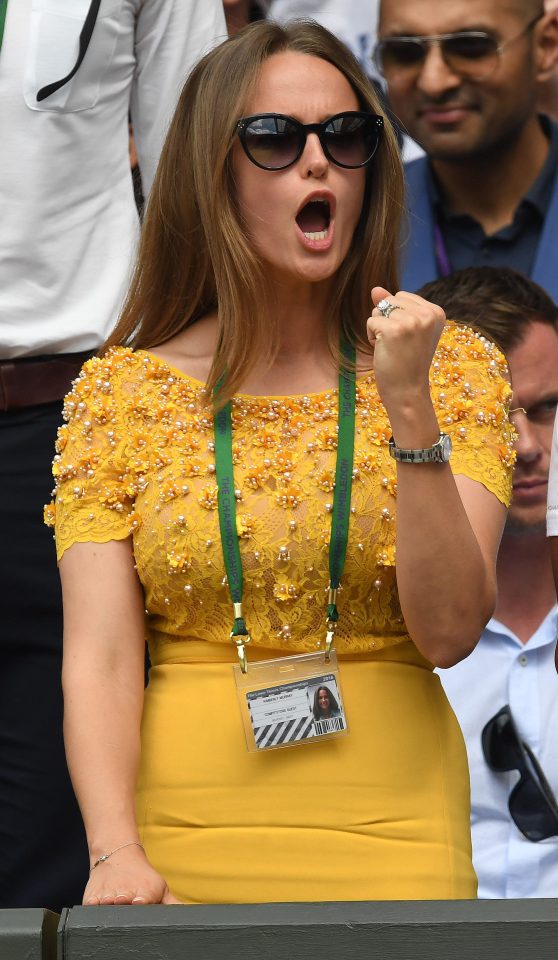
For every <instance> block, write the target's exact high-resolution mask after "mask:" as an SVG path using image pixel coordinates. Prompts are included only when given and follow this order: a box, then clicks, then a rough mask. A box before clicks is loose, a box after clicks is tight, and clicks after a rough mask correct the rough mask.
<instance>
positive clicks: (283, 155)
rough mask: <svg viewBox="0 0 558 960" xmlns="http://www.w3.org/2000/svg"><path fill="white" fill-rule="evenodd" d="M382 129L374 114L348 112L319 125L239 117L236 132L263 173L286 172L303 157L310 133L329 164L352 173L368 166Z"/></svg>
mask: <svg viewBox="0 0 558 960" xmlns="http://www.w3.org/2000/svg"><path fill="white" fill-rule="evenodd" d="M383 126H384V120H383V117H380V116H377V115H376V114H375V113H364V112H359V111H354V110H350V111H347V112H346V113H337V114H335V116H333V117H329V119H328V120H324V121H323V122H322V123H300V121H299V120H295V118H294V117H287V116H284V115H283V114H281V113H260V114H256V115H255V116H250V117H242V118H241V119H240V120H239V121H238V123H237V125H236V131H237V133H238V137H239V139H240V142H241V144H242V148H243V150H244V152H245V154H246V156H247V157H248V159H249V160H251V161H252V163H255V165H256V166H257V167H260V168H261V169H262V170H285V169H286V168H287V167H290V166H292V165H293V163H296V161H297V160H298V159H299V157H301V156H302V153H303V151H304V147H305V145H306V138H307V136H308V134H309V133H315V134H316V135H317V137H318V139H319V141H320V144H321V146H322V150H323V151H324V153H325V155H326V157H327V158H328V160H331V162H332V163H335V164H336V165H337V166H338V167H346V168H347V169H349V170H354V169H356V168H358V167H364V166H366V164H367V163H370V161H371V160H372V158H373V156H374V154H375V153H376V150H377V149H378V145H379V143H380V137H381V133H382V129H383Z"/></svg>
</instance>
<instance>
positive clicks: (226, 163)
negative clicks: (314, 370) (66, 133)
mask: <svg viewBox="0 0 558 960" xmlns="http://www.w3.org/2000/svg"><path fill="white" fill-rule="evenodd" d="M286 50H290V51H297V52H300V53H304V54H309V55H311V56H315V57H320V58H321V59H323V60H326V61H328V62H329V63H331V64H333V66H335V67H337V69H338V70H339V71H340V72H341V73H342V74H343V75H344V76H345V77H346V78H347V80H348V81H349V83H350V85H351V87H352V88H353V90H354V91H355V93H356V96H357V98H358V100H359V103H360V106H361V109H363V110H369V111H372V112H373V113H380V112H381V109H380V104H379V101H378V98H377V96H376V93H375V91H374V89H373V87H372V86H371V84H370V82H369V81H368V79H367V77H366V75H365V74H364V73H363V71H362V70H361V68H360V66H359V64H358V62H357V61H356V59H355V58H354V57H353V55H352V54H351V53H350V51H349V50H348V49H347V48H346V47H345V46H344V45H343V44H342V43H341V42H340V41H338V40H337V39H336V38H335V37H334V36H332V34H330V33H329V32H328V31H327V30H325V29H324V28H323V27H321V26H319V25H318V24H316V23H312V22H308V21H294V22H292V23H290V24H289V25H287V26H285V27H283V26H280V25H279V24H277V23H273V22H271V21H260V22H259V23H254V24H252V25H251V26H249V27H247V28H246V29H245V30H243V31H241V32H240V33H239V34H237V35H236V36H235V37H233V38H231V39H229V40H226V41H225V42H224V43H223V44H221V45H220V46H219V47H217V48H216V49H214V50H212V51H211V52H210V53H209V54H207V55H206V56H205V57H204V58H203V59H202V60H201V61H200V62H199V63H198V64H197V66H196V67H195V68H194V70H193V72H192V73H191V75H190V77H189V78H188V80H187V82H186V84H185V86H184V88H183V90H182V94H181V96H180V100H179V102H178V106H177V109H176V112H175V115H174V118H173V120H172V123H171V126H170V129H169V132H168V135H167V139H166V142H165V146H164V148H163V151H162V154H161V159H160V162H159V167H158V170H157V174H156V176H155V181H154V184H153V188H152V191H151V196H150V198H149V203H148V206H147V212H146V216H145V220H144V224H143V230H142V236H141V241H140V247H139V252H138V257H137V262H136V266H135V270H134V274H133V278H132V281H131V285H130V289H129V292H128V296H127V298H126V302H125V304H124V307H123V310H122V314H121V316H120V319H119V321H118V324H117V326H116V327H115V330H114V332H113V333H112V335H111V337H110V338H109V340H108V341H107V343H106V344H105V347H104V349H105V350H106V349H108V348H109V347H111V346H114V345H116V344H127V345H129V346H132V347H134V348H138V349H139V348H142V349H149V348H151V347H156V346H158V345H160V344H162V343H164V342H165V341H167V340H169V339H170V338H171V337H173V336H175V335H176V334H178V333H179V332H180V331H182V330H184V328H185V327H186V326H187V325H189V324H192V323H194V322H195V321H196V320H198V319H199V318H200V317H203V316H204V315H205V314H207V313H210V312H213V311H216V312H217V314H218V317H219V334H218V340H217V346H216V350H215V354H214V357H213V364H212V367H211V370H210V373H209V377H208V381H207V392H208V397H209V396H210V394H211V391H212V390H213V389H214V387H215V385H216V384H217V383H218V381H219V380H220V378H221V377H222V376H223V375H224V374H225V371H226V385H225V387H224V388H223V389H222V390H221V391H220V394H219V404H221V403H222V402H224V401H225V400H226V399H228V398H229V397H230V396H232V394H234V393H235V392H236V390H237V389H238V387H239V386H240V384H241V382H242V380H244V379H245V377H246V375H247V373H248V372H249V371H250V369H251V368H252V367H253V365H254V364H255V362H256V361H258V363H271V362H272V360H273V357H274V355H275V350H276V349H277V345H278V337H277V336H276V335H274V329H275V328H274V309H273V301H272V299H271V294H270V291H269V289H268V287H269V285H267V286H266V283H265V276H264V268H263V265H262V263H261V262H260V260H259V259H258V256H257V253H256V251H255V250H254V249H253V247H252V244H251V242H250V237H249V236H248V235H247V232H246V230H245V228H244V225H243V223H242V219H241V216H240V214H239V211H238V209H237V205H236V201H235V185H234V179H233V171H232V164H231V150H232V146H233V144H234V141H235V136H236V125H237V122H238V120H239V118H240V117H241V116H242V115H243V113H244V112H245V107H246V104H247V103H248V102H249V98H250V94H251V91H252V90H253V89H254V87H255V85H256V84H257V80H258V75H259V72H260V69H261V67H262V65H263V63H264V62H265V61H266V60H267V59H268V58H269V57H271V56H273V55H274V54H276V53H280V52H283V51H286ZM303 96H304V92H303V91H301V97H303ZM270 176H272V174H270ZM402 207H403V173H402V166H401V160H400V155H399V148H398V145H397V141H396V137H395V134H394V132H393V130H392V127H391V125H390V123H389V122H388V121H387V120H386V122H385V127H384V134H383V137H382V141H381V143H380V146H379V148H378V151H377V153H376V155H375V157H374V159H373V161H372V163H371V165H370V168H369V170H368V175H367V189H366V191H365V198H364V204H363V210H362V214H361V217H360V221H359V224H358V226H357V229H356V230H355V234H354V237H353V241H352V244H351V247H350V249H349V252H348V255H347V257H346V259H345V261H344V263H343V264H342V266H341V267H340V269H339V271H338V274H337V283H336V285H335V296H334V297H333V300H332V303H331V311H330V315H329V316H328V317H324V329H326V330H327V334H328V339H329V343H330V348H331V351H332V354H333V355H334V356H335V357H336V358H337V359H338V358H339V353H338V340H339V325H341V327H342V329H343V330H344V332H345V334H346V335H347V336H348V337H349V339H350V340H351V341H352V342H353V343H355V345H356V346H357V347H359V346H360V348H361V349H363V350H367V349H369V345H368V341H367V338H366V318H367V317H368V316H369V314H370V288H371V287H372V286H373V285H378V284H379V285H381V286H384V287H386V288H387V289H389V290H396V289H397V270H396V263H397V254H398V248H399V229H400V217H401V211H402Z"/></svg>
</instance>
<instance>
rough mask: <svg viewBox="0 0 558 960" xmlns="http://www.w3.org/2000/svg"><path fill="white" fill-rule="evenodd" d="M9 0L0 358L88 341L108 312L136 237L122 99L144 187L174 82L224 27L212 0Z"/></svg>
mask: <svg viewBox="0 0 558 960" xmlns="http://www.w3.org/2000/svg"><path fill="white" fill-rule="evenodd" d="M89 6H90V0H9V2H8V10H7V18H6V24H5V33H4V41H3V45H2V49H1V51H0V211H1V214H0V217H1V219H0V358H6V357H8V358H10V357H21V356H30V355H38V354H50V353H59V352H62V353H71V352H77V351H84V350H95V349H96V348H97V347H99V346H100V344H101V343H102V342H103V340H104V339H105V337H106V336H107V334H108V333H109V331H110V330H111V328H112V327H113V326H114V323H115V321H116V319H117V316H118V312H119V308H120V305H121V301H122V297H123V294H124V291H125V288H126V285H127V282H128V278H129V273H130V266H131V261H132V258H133V254H134V251H135V246H136V240H137V236H138V217H137V212H136V207H135V203H134V195H133V190H132V182H131V177H130V164H129V157H128V111H129V110H130V109H131V112H132V119H133V123H134V132H135V137H136V144H137V148H138V155H139V161H140V167H141V172H142V180H143V184H144V188H145V192H146V193H147V192H148V190H149V187H150V185H151V182H152V180H153V175H154V172H155V166H156V163H157V159H158V156H159V153H160V150H161V146H162V143H163V138H164V136H165V132H166V128H167V125H168V122H169V119H170V116H171V115H172V111H173V109H174V106H175V104H176V100H177V97H178V94H179V91H180V88H181V86H182V84H183V82H184V80H185V78H186V76H187V75H188V73H189V71H190V70H191V68H192V66H193V65H194V63H195V62H196V61H197V60H198V59H199V57H200V56H202V55H203V54H204V53H206V52H207V51H208V49H209V48H210V47H211V46H212V45H213V44H214V43H215V42H216V41H218V40H223V39H225V36H226V32H225V21H224V14H223V8H222V4H221V2H220V0H101V6H100V10H99V15H98V19H97V23H96V25H95V29H94V32H93V36H92V39H91V43H90V45H89V48H88V50H87V53H86V55H85V58H84V60H83V63H82V64H81V66H80V68H79V70H78V72H77V74H76V75H75V76H74V77H73V79H72V80H71V81H70V82H69V83H68V84H66V85H65V86H64V87H62V89H61V90H59V91H57V92H56V93H55V94H53V95H52V96H51V97H49V98H48V99H46V100H43V101H42V102H41V103H38V102H37V99H36V95H37V91H38V90H39V89H40V88H41V87H42V86H44V85H46V84H49V83H51V82H54V81H57V80H59V79H61V78H62V77H64V76H66V74H67V73H69V71H70V70H71V68H72V67H73V65H74V63H75V62H76V59H77V54H78V38H79V34H80V32H81V29H82V27H83V23H84V20H85V17H86V15H87V11H88V9H89Z"/></svg>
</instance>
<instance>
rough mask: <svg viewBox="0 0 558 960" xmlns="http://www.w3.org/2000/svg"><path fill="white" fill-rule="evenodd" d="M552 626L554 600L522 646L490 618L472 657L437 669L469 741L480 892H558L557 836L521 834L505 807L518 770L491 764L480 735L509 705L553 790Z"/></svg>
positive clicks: (556, 786) (555, 689)
mask: <svg viewBox="0 0 558 960" xmlns="http://www.w3.org/2000/svg"><path fill="white" fill-rule="evenodd" d="M557 627H558V606H555V607H553V609H552V610H550V612H549V613H548V615H547V616H546V618H545V619H544V620H543V622H542V623H541V625H540V626H539V628H538V629H537V630H536V632H535V633H534V634H533V636H532V637H531V638H530V640H529V641H528V643H526V644H523V643H521V641H520V640H519V639H518V638H517V637H516V636H515V634H514V633H512V632H511V630H509V629H508V628H507V627H506V626H504V624H502V623H500V622H499V621H498V620H495V619H492V620H490V622H489V623H488V625H487V627H486V629H485V630H484V632H483V634H482V637H481V639H480V641H479V644H478V646H477V647H476V649H475V650H474V651H473V653H472V654H471V656H469V657H467V659H466V660H463V661H462V662H461V663H458V664H457V665H456V666H455V667H451V668H450V669H448V670H438V671H437V672H438V673H439V676H440V680H441V681H442V684H443V687H444V689H445V691H446V694H447V697H448V699H449V701H450V703H451V705H452V707H453V710H454V711H455V714H456V716H457V719H458V720H459V723H460V725H461V729H462V730H463V734H464V737H465V743H466V745H467V754H468V757H469V767H470V771H471V827H472V835H473V861H474V865H475V869H476V871H477V875H478V878H479V897H481V898H497V899H505V898H508V897H512V898H513V897H558V837H551V838H549V839H548V840H543V841H541V842H540V843H532V842H531V841H529V840H526V839H525V837H523V835H522V834H521V833H520V832H519V830H518V829H517V827H516V826H515V824H514V822H513V820H512V819H511V817H510V815H509V811H508V796H509V794H510V791H511V789H512V787H513V785H514V784H515V783H516V782H517V780H518V779H519V774H518V773H517V772H516V771H513V772H511V773H494V772H493V771H492V770H490V768H489V767H488V766H487V764H486V762H485V760H484V757H483V753H482V748H481V740H480V737H481V731H482V728H483V727H484V725H485V723H486V722H487V721H488V720H490V718H491V717H493V716H494V714H495V713H497V712H498V710H499V709H500V707H503V706H504V704H506V703H507V704H509V706H510V708H511V712H512V715H513V717H514V719H515V722H516V726H517V728H518V730H519V733H520V735H521V737H522V738H523V739H524V740H525V742H526V743H528V744H529V746H530V747H531V749H532V750H533V752H534V754H535V755H536V757H537V759H538V760H539V762H540V764H541V766H542V768H543V770H544V772H545V775H546V778H547V780H548V781H549V783H550V786H551V787H552V789H553V791H554V793H555V795H556V796H558V677H557V675H556V670H555V668H554V648H555V645H556V631H557Z"/></svg>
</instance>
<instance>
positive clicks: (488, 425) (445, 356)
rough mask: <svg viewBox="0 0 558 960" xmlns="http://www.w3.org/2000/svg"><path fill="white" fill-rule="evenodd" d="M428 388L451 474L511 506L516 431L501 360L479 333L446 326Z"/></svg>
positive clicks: (510, 393)
mask: <svg viewBox="0 0 558 960" xmlns="http://www.w3.org/2000/svg"><path fill="white" fill-rule="evenodd" d="M430 386H431V392H432V399H433V402H434V406H435V409H436V413H437V416H438V423H439V424H440V429H441V430H443V431H444V432H445V433H448V434H449V435H450V437H451V439H452V444H453V452H452V456H451V465H452V470H453V473H454V474H455V475H458V474H460V475H463V476H466V477H470V478H471V479H472V480H476V481H478V482H479V483H482V485H483V486H484V487H486V489H487V490H489V491H490V492H491V493H493V494H494V495H495V496H496V497H497V498H498V500H500V501H501V502H502V503H503V504H505V505H506V506H509V504H510V501H511V494H512V470H513V464H514V462H515V451H514V439H515V431H514V428H513V425H512V424H511V422H510V419H509V408H510V402H511V396H512V391H511V387H510V378H509V372H508V366H507V363H506V360H505V358H504V355H503V354H502V353H501V352H500V350H499V349H498V347H497V346H496V345H495V344H494V343H493V342H492V341H491V340H488V339H487V338H486V337H484V336H482V334H480V333H478V332H477V331H475V330H473V329H471V328H470V327H466V326H462V325H460V324H456V323H453V322H451V321H450V322H448V323H447V324H446V327H445V329H444V332H443V334H442V337H441V338H440V342H439V344H438V348H437V350H436V354H435V357H434V362H433V364H432V370H431V378H430Z"/></svg>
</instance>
